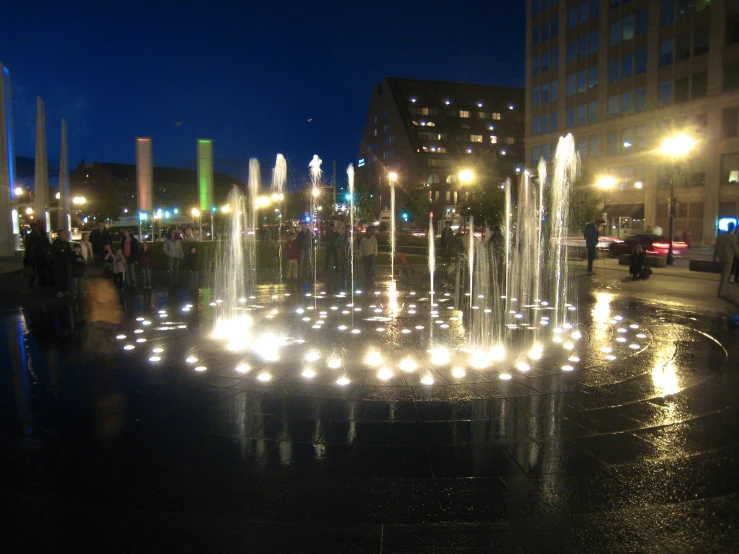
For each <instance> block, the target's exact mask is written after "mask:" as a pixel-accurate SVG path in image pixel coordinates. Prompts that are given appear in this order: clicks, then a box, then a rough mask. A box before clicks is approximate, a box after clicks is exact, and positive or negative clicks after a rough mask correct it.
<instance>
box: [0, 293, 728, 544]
mask: <svg viewBox="0 0 739 554" xmlns="http://www.w3.org/2000/svg"><path fill="white" fill-rule="evenodd" d="M378 290H381V289H378ZM323 292H325V294H320V295H318V297H306V296H305V295H304V293H303V291H302V290H300V289H293V290H288V289H281V290H276V289H273V288H269V287H263V288H261V289H260V291H259V294H258V295H257V296H258V298H257V299H255V300H256V301H258V302H262V304H259V305H260V306H268V307H267V308H264V309H260V311H259V312H258V313H256V314H255V315H254V323H255V325H254V335H253V339H252V343H251V345H250V347H249V348H248V349H246V350H240V351H229V350H228V349H226V348H225V345H224V343H222V342H219V341H214V340H211V339H206V338H203V336H204V335H206V334H208V333H210V330H211V329H212V317H211V310H212V306H211V303H215V300H216V299H213V298H211V297H210V296H209V293H208V291H204V292H203V293H202V295H201V296H196V297H191V296H187V295H181V294H179V293H178V292H172V293H167V292H157V293H154V294H152V295H150V296H149V295H147V296H146V297H141V296H138V297H136V296H133V295H132V296H127V297H125V298H124V306H123V307H124V311H123V318H124V321H123V322H122V323H121V324H119V325H114V324H111V323H104V322H103V323H99V324H95V325H94V326H92V328H90V327H89V326H85V325H83V321H82V318H83V316H84V314H80V312H79V310H78V309H76V308H74V307H72V306H68V305H66V304H61V303H60V304H57V303H53V302H51V303H49V304H48V305H42V304H38V305H36V306H34V307H33V308H31V307H26V308H23V309H10V308H8V309H6V310H5V311H4V312H3V315H2V325H0V344H2V346H1V347H0V348H1V349H2V350H0V352H2V354H1V355H2V370H0V395H1V396H0V402H1V406H2V419H1V420H0V425H1V427H0V430H2V433H3V437H4V439H5V444H6V445H7V447H4V448H3V452H2V454H0V463H1V466H0V467H1V468H2V475H3V477H2V487H3V489H4V490H5V491H6V492H7V496H8V498H10V499H12V502H11V504H12V505H13V506H16V507H18V508H19V509H20V510H21V512H12V511H9V508H8V506H6V507H5V513H4V514H3V515H4V516H6V520H7V521H13V522H19V516H18V513H22V510H26V511H28V512H30V513H32V514H36V515H40V514H43V513H49V512H52V513H55V514H56V515H54V516H53V517H52V518H50V520H49V523H48V529H49V531H48V535H46V536H48V537H56V536H58V535H59V534H61V530H62V529H64V528H65V525H66V523H67V522H69V521H71V520H70V519H69V518H72V517H85V518H88V521H89V522H90V524H93V523H94V524H95V525H97V526H98V527H99V529H108V531H109V532H110V533H113V535H115V536H123V535H125V536H126V538H125V539H122V540H123V543H122V544H126V545H134V544H147V545H149V546H151V547H152V548H155V547H156V545H157V544H158V543H157V541H158V540H160V539H155V538H152V537H149V536H148V535H147V534H146V533H145V532H144V531H143V529H145V525H146V523H145V522H149V523H151V522H155V523H156V525H160V526H161V527H162V529H165V530H166V531H167V533H169V534H170V535H171V534H176V531H177V530H182V529H188V528H190V529H200V530H202V532H203V535H204V536H208V537H210V541H209V542H207V543H198V540H199V539H193V542H192V543H191V545H190V546H191V547H198V546H201V547H202V548H203V549H205V550H212V549H218V548H221V549H224V550H231V549H234V550H238V549H239V545H243V544H248V543H246V542H243V541H246V538H247V537H252V536H253V534H254V533H255V532H257V529H259V531H258V532H259V537H260V540H259V542H258V544H259V545H260V546H261V545H264V547H263V548H264V551H269V550H270V549H272V550H271V551H279V550H280V546H279V545H282V544H283V543H284V541H285V540H287V541H288V543H289V544H294V545H300V544H301V540H305V541H308V542H306V543H305V544H309V543H310V541H314V543H315V544H318V543H321V541H322V540H326V541H328V543H326V544H331V545H335V544H339V543H340V544H342V545H344V547H343V549H342V551H347V552H349V551H358V552H360V551H380V550H379V549H380V545H381V544H383V545H384V548H385V549H386V550H383V551H396V550H402V549H403V548H407V549H409V550H414V551H432V550H433V548H442V547H446V548H448V549H449V551H465V549H470V550H473V551H474V549H475V548H478V549H479V550H480V551H490V550H487V549H486V548H487V547H488V546H489V545H491V544H495V545H496V548H498V549H499V550H501V551H517V550H520V549H524V550H525V551H576V550H579V551H599V550H602V551H651V550H660V549H662V550H666V551H670V550H678V551H728V550H730V549H731V548H732V547H733V546H732V545H734V544H736V541H737V540H739V537H737V531H736V528H735V527H732V528H729V527H727V526H726V525H724V519H725V517H731V515H730V514H736V512H737V508H738V506H739V503H738V502H737V498H739V497H738V496H737V494H738V493H739V490H738V489H739V480H737V478H736V475H737V470H739V419H738V418H737V412H736V410H737V407H738V405H739V404H738V402H737V399H738V398H739V388H737V385H739V379H738V378H737V374H736V372H735V366H736V358H735V356H736V352H735V349H734V350H733V349H732V348H734V347H733V346H732V344H733V343H732V340H733V341H736V335H731V334H730V333H731V332H730V331H728V330H726V329H725V328H724V327H723V326H722V322H721V320H720V318H717V317H715V316H713V315H711V314H707V315H705V316H701V317H693V318H692V319H690V318H689V317H686V316H685V315H684V314H681V313H680V312H678V311H674V310H673V311H668V310H664V309H661V308H660V307H659V306H653V305H647V304H642V303H635V302H634V301H633V300H631V299H628V298H621V297H619V296H618V295H613V294H606V293H603V294H601V293H596V294H594V295H593V296H592V297H591V298H583V299H582V300H581V302H580V310H579V319H578V322H577V325H574V326H573V327H572V328H571V329H568V330H561V331H562V332H555V331H554V330H547V334H546V335H544V334H542V335H541V337H540V339H541V340H540V342H541V344H542V348H541V350H540V351H539V352H537V351H535V350H536V349H534V348H530V347H528V346H527V347H526V349H525V350H524V349H523V348H522V349H521V350H520V351H517V350H515V349H513V350H511V351H509V352H506V353H505V354H503V355H501V356H500V359H498V360H495V359H494V356H495V354H494V353H492V352H491V353H490V355H489V357H488V358H485V359H484V360H483V359H479V358H478V357H477V356H478V355H479V353H477V352H470V351H467V350H465V344H464V341H462V340H458V337H460V336H461V335H460V334H459V333H460V332H461V331H460V327H463V326H464V318H463V314H462V313H461V312H457V311H456V310H454V309H450V310H447V311H448V312H449V313H444V314H443V315H442V314H440V313H438V312H439V311H440V310H435V311H437V313H436V314H432V313H431V311H432V310H433V308H432V307H431V306H429V302H428V299H426V300H424V296H423V292H422V291H420V290H419V291H417V294H416V295H414V297H415V298H413V297H411V296H410V294H409V291H405V293H404V295H405V296H403V297H402V298H399V302H398V304H397V305H395V306H394V307H393V309H394V310H400V311H410V310H413V311H415V313H413V314H409V313H405V314H404V315H403V316H402V317H400V318H399V319H394V320H392V319H386V320H384V321H380V319H381V318H383V317H384V313H382V312H375V310H378V309H379V310H385V309H387V306H386V305H384V304H381V302H380V300H379V299H378V298H375V295H374V291H373V290H367V291H363V293H364V294H365V297H364V298H362V297H361V295H359V296H357V297H355V299H354V302H353V305H352V306H348V304H352V302H351V300H348V299H347V298H346V297H345V296H342V295H340V294H338V293H337V290H332V289H330V287H328V288H327V289H326V290H324V291H323ZM287 295H289V296H287ZM273 296H274V297H276V298H273ZM378 296H379V295H378ZM328 297H330V300H329V299H328ZM442 300H443V298H442ZM411 305H413V307H412V308H411V307H410V306H411ZM439 305H440V306H443V305H444V303H443V302H441V301H440V302H439ZM372 306H374V307H372ZM333 308H336V309H333ZM357 308H359V310H360V311H362V312H371V313H372V315H371V316H370V317H369V318H367V317H364V318H363V317H361V316H358V315H357V314H358V313H360V311H357ZM300 310H302V312H300ZM345 311H346V312H348V313H342V312H345ZM522 313H523V311H522ZM531 314H533V311H532V312H531ZM270 316H271V317H270ZM431 316H434V317H433V318H432V317H431ZM529 317H530V315H526V318H525V321H529ZM544 317H546V316H544ZM305 318H309V319H310V321H303V320H304V319H305ZM378 318H380V319H378ZM453 318H456V319H453ZM368 319H369V320H368ZM522 319H523V318H522ZM321 321H322V322H323V323H319V322H321ZM436 321H441V322H442V323H436ZM531 321H533V319H531ZM537 321H539V322H540V321H542V318H541V314H538V317H537ZM442 325H447V326H448V327H446V328H442ZM314 326H315V327H317V328H315V329H314ZM342 326H343V327H345V328H344V329H342V328H341V327H342ZM427 326H435V328H434V331H435V333H436V334H435V335H434V339H433V342H432V341H431V340H430V338H429V334H428V333H426V332H425V331H426V329H418V328H417V327H427ZM542 327H546V326H542ZM380 328H382V329H383V330H382V331H378V329H380ZM280 329H283V330H284V331H283V332H281V333H280V332H278V330H280ZM353 329H359V330H360V332H359V333H353V334H352V333H351V331H352V330H353ZM404 330H408V331H409V332H408V333H403V331H404ZM565 331H566V332H565ZM336 337H339V338H338V339H336ZM442 337H445V340H444V341H442ZM455 337H457V338H455ZM438 344H444V347H445V351H444V352H443V353H441V352H439V350H440V349H441V347H438V346H437V345H438ZM526 344H529V343H526ZM724 348H727V349H728V355H727V351H726V350H724ZM439 356H442V357H443V356H446V358H448V359H440V358H439ZM729 364H732V365H729ZM504 375H507V376H508V377H510V378H502V377H503V376H504ZM342 380H344V381H345V382H344V381H342ZM64 512H67V515H60V514H63V513H64ZM721 514H724V515H721ZM234 517H238V518H239V523H238V524H234V523H233V521H232V520H231V519H230V518H234ZM7 518H11V519H7ZM229 521H231V523H229ZM681 521H682V522H683V524H682V525H681V524H680V522H681ZM111 522H115V523H111ZM334 524H340V525H341V529H340V530H339V529H335V528H333V525H334ZM22 528H24V524H22V523H20V522H19V529H22ZM124 529H127V533H123V530H124ZM228 529H230V531H228ZM19 532H20V531H19ZM219 533H220V535H219ZM193 534H196V533H193ZM42 535H43V533H42ZM90 537H91V540H92V541H93V543H95V544H97V542H98V541H100V540H102V537H103V532H102V531H94V532H93V533H92V535H90ZM286 537H292V538H289V539H288V538H286ZM301 537H302V539H301ZM19 540H20V539H19ZM143 541H146V542H143ZM240 541H241V542H240ZM290 541H292V542H290ZM316 541H317V542H316ZM609 541H610V542H609ZM14 544H15V543H14ZM169 544H171V543H169ZM614 544H615V545H616V546H614ZM219 545H220V546H219ZM390 545H392V548H391V547H390ZM423 545H426V546H425V547H424V546H423ZM604 545H609V546H608V548H606V547H605V546H604ZM331 548H334V546H332V547H330V548H328V551H331ZM289 550H290V549H289V548H288V551H289ZM292 551H300V549H297V550H292Z"/></svg>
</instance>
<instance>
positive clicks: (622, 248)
mask: <svg viewBox="0 0 739 554" xmlns="http://www.w3.org/2000/svg"><path fill="white" fill-rule="evenodd" d="M637 244H638V245H641V247H642V248H643V249H644V252H645V253H646V254H647V255H649V256H667V253H668V251H669V249H670V241H669V240H668V239H667V238H666V237H663V236H662V235H647V234H641V235H630V236H627V237H625V238H624V239H623V241H622V242H614V243H611V245H610V246H609V247H608V251H609V253H610V254H611V256H614V257H618V256H620V255H621V254H631V252H632V251H633V250H634V247H635V246H636V245H637ZM687 248H688V245H687V243H685V242H682V241H678V240H673V241H672V255H673V256H682V255H683V252H684V251H685V250H686V249H687Z"/></svg>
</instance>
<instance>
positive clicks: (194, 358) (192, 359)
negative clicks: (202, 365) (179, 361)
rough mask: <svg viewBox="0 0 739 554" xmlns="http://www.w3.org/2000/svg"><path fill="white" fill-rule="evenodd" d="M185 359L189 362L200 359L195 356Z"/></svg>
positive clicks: (192, 362)
mask: <svg viewBox="0 0 739 554" xmlns="http://www.w3.org/2000/svg"><path fill="white" fill-rule="evenodd" d="M185 361H186V362H187V363H188V364H194V363H195V362H197V361H198V359H197V358H196V357H195V356H190V357H189V358H187V359H186V360H185Z"/></svg>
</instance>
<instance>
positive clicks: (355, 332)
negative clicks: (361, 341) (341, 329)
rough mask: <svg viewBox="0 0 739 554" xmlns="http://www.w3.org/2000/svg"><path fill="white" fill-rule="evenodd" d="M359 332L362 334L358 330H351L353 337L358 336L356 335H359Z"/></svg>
mask: <svg viewBox="0 0 739 554" xmlns="http://www.w3.org/2000/svg"><path fill="white" fill-rule="evenodd" d="M361 332H362V331H361V330H359V329H352V334H353V335H358V334H359V333H361Z"/></svg>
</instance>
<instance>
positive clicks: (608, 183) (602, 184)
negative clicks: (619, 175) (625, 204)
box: [595, 175, 617, 229]
mask: <svg viewBox="0 0 739 554" xmlns="http://www.w3.org/2000/svg"><path fill="white" fill-rule="evenodd" d="M616 182H617V179H616V178H615V177H611V176H610V175H601V176H600V177H598V179H597V180H596V181H595V186H596V187H598V188H599V189H601V190H602V191H603V213H604V214H605V213H606V207H607V206H608V191H609V190H610V189H612V188H613V187H615V186H616ZM607 219H608V216H607V215H606V220H607ZM605 224H606V229H608V221H605Z"/></svg>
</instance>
